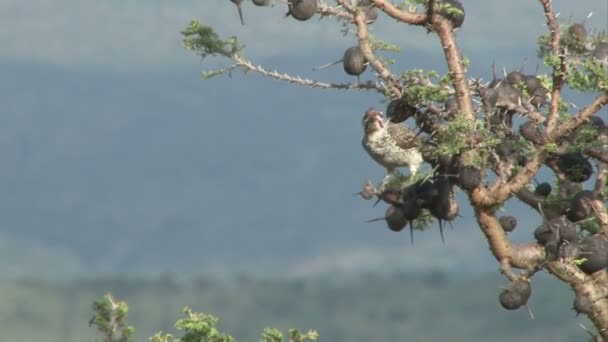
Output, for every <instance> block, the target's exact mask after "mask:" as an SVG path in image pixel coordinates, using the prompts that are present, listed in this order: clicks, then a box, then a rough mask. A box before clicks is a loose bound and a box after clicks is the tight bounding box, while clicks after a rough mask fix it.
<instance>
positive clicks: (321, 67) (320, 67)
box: [312, 59, 343, 71]
mask: <svg viewBox="0 0 608 342" xmlns="http://www.w3.org/2000/svg"><path fill="white" fill-rule="evenodd" d="M342 61H343V59H340V60H339V61H335V62H331V63H327V64H324V65H321V66H318V67H314V68H312V71H317V70H321V69H325V68H328V67H330V66H333V65H336V64H338V63H342Z"/></svg>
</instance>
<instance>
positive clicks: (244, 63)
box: [232, 55, 385, 94]
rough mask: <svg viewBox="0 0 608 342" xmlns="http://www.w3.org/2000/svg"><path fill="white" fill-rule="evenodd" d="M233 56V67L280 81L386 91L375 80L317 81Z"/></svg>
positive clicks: (308, 85) (309, 85)
mask: <svg viewBox="0 0 608 342" xmlns="http://www.w3.org/2000/svg"><path fill="white" fill-rule="evenodd" d="M232 58H233V59H234V61H235V62H236V64H234V65H233V68H236V67H239V68H243V69H244V70H245V71H251V72H256V73H259V74H261V75H263V76H265V77H268V78H272V79H275V80H279V81H285V82H288V83H294V84H299V85H303V86H307V87H311V88H322V89H344V90H352V89H358V90H376V91H378V92H379V93H382V94H383V93H384V92H385V88H384V87H383V86H382V85H381V84H379V83H377V82H373V81H368V82H365V83H328V82H322V81H315V80H311V79H307V78H301V77H299V76H291V75H288V74H286V73H280V72H278V71H276V70H273V71H270V70H266V69H264V68H263V67H261V66H259V65H258V66H256V65H253V64H252V63H251V62H250V61H249V60H247V59H245V58H243V57H241V56H239V55H233V56H232Z"/></svg>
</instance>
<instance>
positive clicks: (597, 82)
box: [567, 58, 608, 92]
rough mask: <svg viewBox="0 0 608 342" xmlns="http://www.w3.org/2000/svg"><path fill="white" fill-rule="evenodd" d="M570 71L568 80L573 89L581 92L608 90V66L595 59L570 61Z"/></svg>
mask: <svg viewBox="0 0 608 342" xmlns="http://www.w3.org/2000/svg"><path fill="white" fill-rule="evenodd" d="M569 68H570V73H569V74H568V78H567V82H568V85H569V86H570V87H571V88H572V89H576V90H578V91H580V92H594V91H606V90H608V68H606V67H604V66H602V64H601V63H599V62H598V61H596V60H594V59H591V58H589V59H585V60H584V61H583V62H582V63H578V62H577V61H570V62H569Z"/></svg>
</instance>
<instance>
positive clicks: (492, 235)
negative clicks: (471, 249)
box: [475, 207, 525, 279]
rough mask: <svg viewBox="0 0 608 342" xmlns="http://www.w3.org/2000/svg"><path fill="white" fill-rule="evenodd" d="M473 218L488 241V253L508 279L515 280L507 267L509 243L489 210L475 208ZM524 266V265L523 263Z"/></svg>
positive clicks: (509, 262) (509, 254)
mask: <svg viewBox="0 0 608 342" xmlns="http://www.w3.org/2000/svg"><path fill="white" fill-rule="evenodd" d="M475 217H476V218H477V222H478V223H479V227H481V231H482V232H483V234H484V235H485V236H486V238H487V239H488V244H489V245H490V251H491V252H492V254H493V255H494V257H495V258H496V260H498V262H499V263H500V265H501V271H502V272H503V273H504V274H505V275H506V276H507V277H508V278H509V279H513V278H515V275H514V274H513V273H512V272H511V270H510V268H509V266H510V265H511V260H512V259H511V242H510V241H509V239H508V238H507V235H506V234H505V231H504V230H503V229H502V226H501V225H500V223H499V222H498V219H496V216H495V215H494V213H493V212H492V211H491V210H490V209H481V208H479V207H475ZM523 264H525V263H523Z"/></svg>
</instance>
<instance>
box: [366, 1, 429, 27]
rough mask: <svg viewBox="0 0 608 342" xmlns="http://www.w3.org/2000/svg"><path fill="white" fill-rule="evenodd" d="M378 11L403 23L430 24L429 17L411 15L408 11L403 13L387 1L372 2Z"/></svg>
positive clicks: (418, 14) (417, 14) (420, 14)
mask: <svg viewBox="0 0 608 342" xmlns="http://www.w3.org/2000/svg"><path fill="white" fill-rule="evenodd" d="M370 1H371V2H372V3H373V4H374V5H376V7H377V8H378V9H380V10H381V11H383V12H384V13H386V14H388V15H389V16H390V17H391V18H393V19H396V20H399V21H401V22H404V23H407V24H410V25H417V26H424V25H426V24H427V22H428V18H427V15H426V14H424V13H411V12H407V11H403V10H401V9H399V8H397V7H396V6H395V5H393V4H392V3H391V2H390V1H387V0H370Z"/></svg>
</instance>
